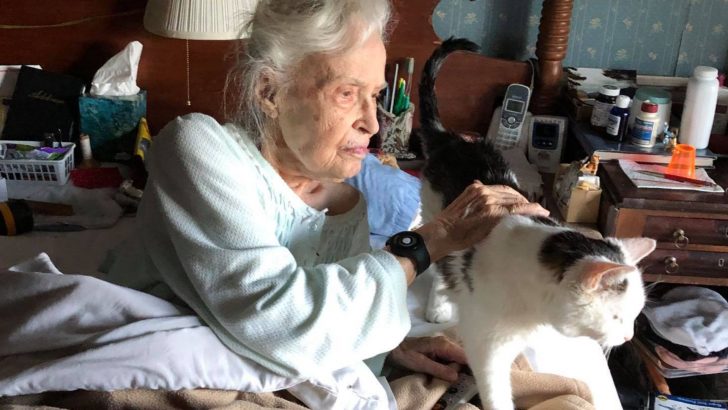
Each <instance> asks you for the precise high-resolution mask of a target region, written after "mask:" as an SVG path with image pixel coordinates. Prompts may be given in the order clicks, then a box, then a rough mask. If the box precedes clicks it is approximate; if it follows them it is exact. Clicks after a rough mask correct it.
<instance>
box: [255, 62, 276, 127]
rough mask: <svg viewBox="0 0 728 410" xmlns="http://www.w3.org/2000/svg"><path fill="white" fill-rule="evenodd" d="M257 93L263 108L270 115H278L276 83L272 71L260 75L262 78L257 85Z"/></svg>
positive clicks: (274, 116) (271, 116)
mask: <svg viewBox="0 0 728 410" xmlns="http://www.w3.org/2000/svg"><path fill="white" fill-rule="evenodd" d="M255 95H256V97H257V98H258V102H259V103H260V107H261V109H262V110H263V112H264V113H265V114H266V115H267V116H268V117H270V118H276V117H278V104H277V103H276V85H275V78H274V77H273V75H272V73H264V74H262V75H261V76H260V80H259V81H258V83H257V84H256V86H255Z"/></svg>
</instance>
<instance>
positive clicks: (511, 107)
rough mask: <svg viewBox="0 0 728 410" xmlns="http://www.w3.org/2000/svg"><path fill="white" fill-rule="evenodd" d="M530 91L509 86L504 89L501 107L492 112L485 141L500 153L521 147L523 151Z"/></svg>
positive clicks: (513, 85)
mask: <svg viewBox="0 0 728 410" xmlns="http://www.w3.org/2000/svg"><path fill="white" fill-rule="evenodd" d="M530 97H531V89H530V88H528V87H526V86H525V85H522V84H511V85H509V86H508V88H507V89H506V95H505V97H504V98H503V106H501V107H498V108H496V109H495V111H494V112H493V118H492V119H491V121H490V128H489V129H488V136H487V139H488V140H489V141H491V142H492V143H493V145H495V147H496V148H497V149H499V150H501V151H503V150H507V149H511V148H514V147H521V148H523V150H524V151H525V149H526V139H527V137H526V136H527V135H528V126H529V123H530V122H529V119H530V116H531V114H530V113H529V112H528V102H529V99H530Z"/></svg>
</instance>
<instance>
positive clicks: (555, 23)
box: [0, 0, 619, 409]
mask: <svg viewBox="0 0 728 410" xmlns="http://www.w3.org/2000/svg"><path fill="white" fill-rule="evenodd" d="M35 3H36V4H35V5H34V7H33V9H31V8H30V7H28V6H23V5H20V4H16V3H9V4H8V5H6V6H7V7H8V10H7V13H6V15H7V16H10V17H9V18H11V20H14V21H11V23H13V24H39V23H42V24H51V23H53V22H54V21H57V19H58V18H59V16H61V17H60V18H61V20H63V19H67V20H74V19H78V18H79V17H82V16H89V15H92V16H105V15H112V16H114V17H108V18H107V19H112V24H102V22H103V21H105V20H104V19H105V18H101V19H99V20H94V22H92V23H91V24H84V25H81V26H78V27H72V28H63V27H61V28H57V29H53V30H54V33H53V35H54V38H55V39H57V41H56V45H55V46H54V47H60V46H59V45H58V44H63V43H67V45H68V47H66V48H65V51H64V53H51V52H50V51H51V50H53V49H51V48H49V46H48V45H47V44H45V43H43V44H41V42H42V37H43V35H44V34H46V33H39V32H38V31H37V30H36V31H34V30H22V29H21V30H13V31H11V32H8V33H3V34H4V36H3V39H2V40H0V55H2V56H3V58H4V59H5V60H6V62H8V63H17V62H19V61H21V62H34V63H40V64H41V65H42V66H44V67H46V68H47V69H51V70H57V71H65V72H74V73H77V74H78V75H84V76H87V77H88V76H89V75H90V73H92V67H94V66H98V65H100V63H101V62H103V58H102V57H101V56H103V55H104V54H108V55H107V56H106V58H108V57H110V56H111V55H112V54H113V53H115V51H116V50H117V49H119V48H121V47H123V45H125V44H126V42H128V41H130V40H131V39H140V40H141V41H142V42H143V43H144V45H145V54H144V55H143V59H142V61H143V63H142V66H141V67H140V74H139V83H140V84H141V85H142V86H143V87H144V88H146V89H147V91H148V94H149V96H150V97H149V106H150V109H149V114H148V117H149V118H150V124H151V125H152V130H153V131H154V130H157V129H159V128H160V127H161V125H163V124H164V123H166V122H167V121H168V120H170V119H171V118H173V117H174V116H176V115H180V114H183V113H185V112H187V111H189V110H194V111H200V112H206V113H210V114H212V115H214V116H216V117H217V118H221V117H222V114H221V107H220V101H221V99H220V96H221V90H222V86H223V83H224V73H225V69H226V66H227V63H226V62H225V61H221V60H220V56H223V55H224V54H225V51H226V50H227V47H228V46H229V44H227V43H226V42H204V43H203V42H192V43H190V47H191V59H192V63H193V67H195V68H196V70H197V75H195V76H193V77H192V78H191V84H190V87H191V89H192V93H193V95H196V96H198V97H197V98H196V99H194V100H193V106H192V107H185V106H184V104H183V101H184V100H185V97H184V93H185V90H184V87H182V84H183V78H184V77H183V76H184V70H183V69H182V68H181V67H182V66H181V64H182V61H183V60H182V58H183V50H184V44H182V42H179V41H176V42H175V41H172V40H168V39H161V38H158V37H154V36H152V35H150V34H148V33H146V32H144V31H143V29H142V28H141V12H140V10H141V8H143V5H144V1H143V0H135V1H130V2H125V4H123V5H120V4H117V2H114V1H111V0H106V1H82V2H73V3H72V4H70V5H68V6H64V8H62V9H61V8H59V7H58V6H55V5H54V4H55V2H52V1H50V0H48V1H40V2H35ZM40 3H43V4H45V5H47V6H48V7H47V8H44V7H43V6H42V5H41V4H40ZM81 3H82V4H81ZM572 3H573V1H572V0H545V1H544V5H543V12H542V15H543V17H542V21H541V26H540V33H539V40H538V47H537V51H536V55H537V56H538V57H539V61H538V62H537V65H536V67H537V73H538V75H537V76H536V77H535V84H534V97H533V100H532V103H531V106H532V111H533V112H535V113H539V114H548V113H551V112H553V111H554V110H555V104H557V97H558V93H559V84H560V81H561V61H562V60H563V58H564V57H565V54H566V48H567V41H568V32H569V18H570V15H571V7H572ZM436 4H437V1H435V0H428V1H419V0H394V5H395V8H396V18H397V20H398V24H397V25H396V27H395V29H394V31H393V32H392V35H391V40H390V43H389V46H388V55H389V60H390V61H395V60H398V59H400V58H404V57H414V58H415V60H416V61H418V62H423V61H425V60H426V59H427V57H428V56H429V54H430V53H431V52H432V49H433V48H434V47H435V46H436V44H437V43H438V42H439V41H440V40H439V39H438V38H437V37H436V36H435V34H434V32H433V30H432V27H431V24H430V20H431V16H432V11H433V10H434V8H435V6H436ZM41 9H42V10H41ZM5 34H9V35H5ZM18 43H24V44H31V45H33V46H29V47H24V48H20V47H16V46H15V45H16V44H18ZM201 43H202V44H201ZM36 44H37V46H35V45H36ZM170 61H171V62H172V65H173V66H174V65H175V63H177V64H180V65H179V67H180V69H179V70H177V71H176V70H170V69H169V67H168V64H169V62H170ZM161 72H164V73H165V75H158V74H159V73H161ZM531 75H532V69H531V66H530V65H529V64H528V63H527V62H521V61H506V60H499V59H494V58H489V57H486V56H480V55H474V54H464V53H462V54H461V53H458V54H455V55H453V56H451V58H450V59H449V60H448V61H447V63H446V64H445V66H444V68H443V70H442V72H441V75H440V78H439V79H438V91H437V92H438V98H439V101H440V107H441V116H442V119H443V122H444V123H445V124H446V125H447V126H449V127H452V128H454V129H458V130H462V131H476V132H480V133H482V134H485V131H486V130H487V127H488V123H489V119H490V116H491V113H492V111H493V108H494V105H495V104H496V102H497V101H498V98H499V97H501V96H502V94H503V92H504V91H505V88H506V86H507V85H508V84H510V83H514V82H517V83H522V84H529V83H530V81H531ZM418 77H419V74H418V73H417V72H416V73H415V78H414V81H415V82H416V81H417V80H418ZM463 78H467V79H469V81H467V83H465V82H463V81H462V79H463ZM414 93H415V95H414V96H413V100H414V101H417V99H416V98H417V96H416V88H415V89H414ZM474 113H477V115H474ZM415 121H416V120H415ZM415 124H416V122H415ZM402 180H403V181H411V179H408V178H407V177H402ZM408 184H410V183H408ZM411 184H416V183H415V182H411ZM412 186H414V185H412ZM402 192H405V191H402ZM409 211H411V212H412V213H413V214H414V212H415V211H416V210H415V209H410V210H409ZM133 222H134V221H133V218H121V219H119V221H118V222H117V223H116V224H114V226H113V227H111V228H108V229H94V230H86V231H81V232H67V233H47V232H32V233H29V234H26V235H23V236H19V237H0V267H6V266H10V265H13V264H15V263H17V262H20V261H21V260H26V259H28V258H32V257H34V256H35V255H37V254H39V253H41V252H45V253H46V254H47V255H49V256H50V257H49V258H46V257H44V256H40V257H36V258H35V259H32V260H30V261H29V262H27V263H26V264H24V265H23V266H22V267H21V268H20V270H25V271H31V272H48V271H50V272H51V273H53V270H54V269H56V268H57V270H58V271H60V272H64V273H81V274H84V275H92V276H93V275H98V272H97V268H98V266H99V264H100V263H101V262H102V261H103V258H104V255H105V253H106V251H107V250H108V249H111V248H113V247H114V246H116V245H118V244H119V243H120V241H121V240H122V239H123V238H124V237H127V236H128V235H129V234H130V232H131V231H132V229H131V228H132V226H133ZM391 229H393V230H395V227H391ZM50 261H52V262H53V264H51V263H50ZM6 278H7V277H6ZM84 283H85V282H84ZM94 283H95V282H94ZM96 285H99V286H101V287H103V284H98V283H95V285H94V286H96ZM428 286H429V284H428V283H427V278H426V277H422V279H420V280H418V282H416V283H415V284H414V285H413V286H412V289H411V291H410V294H409V296H408V303H409V305H410V310H411V313H412V315H413V329H412V335H424V334H432V333H433V332H436V331H441V330H443V328H445V327H446V326H432V325H430V324H427V323H426V322H424V320H422V307H423V303H424V297H425V295H426V292H427V289H428ZM74 289H75V288H74ZM79 289H83V288H82V287H80V288H79ZM92 289H95V290H90V291H91V292H96V291H99V292H101V291H100V290H98V289H97V288H93V287H92ZM6 296H7V297H8V298H12V297H17V296H18V295H11V294H8V295H6ZM129 297H130V298H131V300H134V301H137V299H135V298H139V297H141V298H143V296H140V295H130V296H129ZM135 303H136V302H135ZM139 303H141V304H143V303H144V302H143V301H139ZM173 313H175V312H173ZM175 315H178V316H180V317H181V318H178V319H179V320H181V321H184V320H187V321H189V323H190V328H196V326H197V325H195V322H194V320H195V319H194V318H189V317H186V316H185V312H176V313H175ZM185 329H186V328H185ZM122 339H123V337H122V338H121V339H119V340H122ZM180 340H184V339H180ZM544 340H550V341H551V342H552V343H546V345H548V346H551V347H550V348H549V347H546V348H541V349H532V351H530V352H529V357H530V359H531V362H532V364H534V365H535V366H534V367H535V370H537V371H540V372H554V373H560V374H563V375H564V376H568V377H573V378H575V379H582V380H584V381H585V382H586V385H587V386H588V387H589V389H590V390H591V394H593V395H594V400H595V403H599V404H598V407H597V408H603V409H611V408H618V407H619V404H618V400H617V397H616V391H615V389H614V386H613V383H612V382H611V378H610V376H609V372H608V369H607V367H606V361H605V360H603V357H602V356H601V353H600V352H599V351H593V349H594V347H595V346H592V345H588V344H584V343H581V342H578V341H577V342H573V343H572V344H568V349H566V351H570V352H574V351H578V350H582V351H585V350H589V349H591V350H592V351H591V352H590V353H589V354H590V357H592V358H594V361H593V362H592V363H589V364H588V365H584V363H580V366H569V365H568V357H569V354H568V353H566V354H564V349H563V347H564V345H563V343H564V341H563V340H562V339H559V338H558V336H555V335H547V334H544ZM41 342H43V341H40V342H38V343H41ZM213 344H214V342H213ZM558 344H561V346H560V347H562V349H558V348H557V347H559V346H557V345H558ZM50 345H51V346H53V344H52V343H51V344H50ZM180 354H185V353H184V352H181V353H180ZM91 357H92V358H93V356H91ZM191 360H193V359H191ZM245 365H246V366H247V365H250V364H245ZM160 366H161V367H164V366H168V367H169V368H175V367H174V366H173V364H169V363H166V364H165V363H162V364H160ZM240 369H242V370H240ZM240 369H238V370H240V371H243V370H245V369H247V368H246V367H244V366H243V367H242V368H240ZM198 370H199V369H198ZM208 370H210V369H208ZM236 371H237V370H236ZM205 374H206V375H210V376H209V377H214V375H211V373H210V372H207V373H205ZM88 377H90V376H88ZM170 378H171V379H174V375H171V376H170ZM142 379H143V377H141V378H140V376H138V375H137V376H131V380H132V381H131V382H127V383H129V386H128V387H129V388H133V387H140V386H146V387H148V386H149V382H148V381H147V384H144V383H142V382H140V380H142ZM93 382H94V381H93V380H90V383H93ZM255 382H256V383H262V384H265V383H269V384H267V385H266V386H268V387H270V386H271V385H276V386H278V387H285V386H284V385H285V383H286V381H281V380H271V379H266V380H264V381H262V382H261V381H260V380H258V381H255ZM140 383H141V384H140ZM222 383H223V386H224V383H225V381H223V382H222ZM251 383H252V382H251ZM271 383H273V384H271ZM275 383H279V384H275ZM215 385H216V386H220V384H215ZM186 386H187V385H185V382H184V381H179V380H178V381H177V384H173V385H169V384H167V385H165V384H164V383H159V384H158V385H157V387H158V388H166V389H168V390H177V389H184V388H185V387H186ZM256 386H258V388H259V387H260V386H259V385H256ZM187 387H189V386H187ZM431 387H432V386H431ZM439 388H440V390H439V391H441V392H442V391H444V389H445V388H446V386H444V385H443V386H440V387H439ZM238 390H240V389H238ZM125 394H126V395H125V396H123V395H122V396H120V395H115V396H109V395H106V396H104V397H101V398H99V397H96V396H94V397H91V398H89V400H99V401H98V402H97V403H99V404H98V406H109V405H110V404H109V403H114V404H115V405H117V406H122V407H123V406H124V405H126V406H127V407H128V406H132V407H134V404H137V405H138V404H139V403H142V402H143V403H146V404H145V405H148V406H149V408H166V407H169V408H174V407H175V403H176V404H178V405H180V406H182V405H183V404H184V406H189V407H194V404H193V403H197V404H198V406H199V405H200V403H206V404H207V405H209V404H210V403H212V402H215V400H217V398H219V396H216V398H214V399H213V401H212V402H210V401H204V399H205V398H200V397H199V396H198V395H200V394H202V395H204V394H207V393H206V392H198V393H194V392H187V393H184V391H183V392H182V393H180V392H169V394H166V395H163V397H162V398H160V396H155V397H152V398H150V397H146V396H145V397H142V396H144V394H145V393H143V391H139V392H134V390H127V393H125ZM227 394H228V398H229V400H228V401H227V402H225V401H224V400H223V401H222V402H221V401H217V402H215V403H218V404H217V405H231V403H233V404H235V403H237V406H238V408H258V407H245V406H247V404H245V405H243V404H244V403H254V402H255V400H257V399H253V398H248V397H246V396H245V395H241V394H237V393H230V392H228V393H227ZM231 394H232V396H231ZM61 396H62V395H61ZM139 397H142V402H139V401H135V400H137V399H139ZM66 399H68V398H67V397H66ZM38 400H41V401H38ZM63 400H64V398H63V397H60V398H59V397H58V396H55V397H54V398H53V399H52V400H50V402H52V403H56V404H57V405H61V404H62V403H66V404H67V405H69V406H73V404H72V403H73V402H69V401H66V402H64V401H63ZM125 400H126V401H125ZM145 400H146V401H145ZM149 400H151V401H149ZM155 400H156V401H155ZM160 400H161V401H160ZM195 400H197V401H195ZM261 400H263V401H264V402H265V403H263V404H261V403H258V404H256V405H261V406H271V407H273V406H276V402H275V401H276V400H278V398H270V397H267V398H263V399H261ZM265 400H271V401H270V402H268V401H265ZM40 402H43V401H42V399H39V398H38V397H33V398H27V400H26V401H25V403H26V404H39V403H40ZM46 402H49V401H46ZM69 403H70V404H69ZM87 403H88V402H87ZM150 403H152V404H150ZM221 403H222V404H221ZM241 403H243V404H241ZM255 403H257V402H255ZM278 405H280V403H278ZM291 408H294V407H291ZM412 408H417V407H416V406H414V407H412Z"/></svg>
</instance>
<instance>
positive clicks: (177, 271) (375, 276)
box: [109, 0, 545, 380]
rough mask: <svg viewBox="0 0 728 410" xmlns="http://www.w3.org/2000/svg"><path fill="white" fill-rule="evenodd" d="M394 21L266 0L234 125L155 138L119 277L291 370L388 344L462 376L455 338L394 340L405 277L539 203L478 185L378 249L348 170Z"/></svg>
mask: <svg viewBox="0 0 728 410" xmlns="http://www.w3.org/2000/svg"><path fill="white" fill-rule="evenodd" d="M389 16H390V5H389V3H388V0H261V1H260V2H259V5H258V7H257V9H256V11H255V14H254V15H253V16H252V21H251V22H250V38H249V40H248V41H247V42H246V43H245V51H244V53H243V55H242V57H241V58H240V61H239V62H238V64H237V66H236V67H235V68H234V69H233V71H232V72H231V76H230V79H229V82H228V91H230V92H232V93H239V94H240V98H239V104H238V106H237V115H236V116H235V117H234V122H233V123H232V124H227V125H221V124H218V123H217V122H216V121H215V120H214V119H212V118H210V117H207V116H204V115H200V114H192V115H187V116H184V117H180V118H178V119H176V120H174V121H173V122H171V123H170V124H169V125H167V126H166V127H165V128H164V129H163V130H162V131H161V132H160V134H159V135H158V136H157V137H156V138H155V140H154V148H153V155H152V157H151V160H150V162H149V164H148V166H149V172H150V178H149V181H148V184H147V186H146V189H145V193H144V198H143V200H142V203H141V206H140V208H139V212H138V216H137V219H138V221H139V233H138V238H137V240H136V241H135V244H136V245H135V246H130V247H127V248H125V249H124V250H123V251H122V252H120V253H118V254H117V257H116V259H115V262H114V264H113V265H112V267H111V269H110V272H109V279H110V280H112V281H114V282H116V283H119V284H123V285H126V286H129V287H133V288H136V289H141V290H144V291H146V292H149V293H152V294H155V295H158V296H161V297H163V298H165V299H168V300H173V301H176V302H180V303H183V304H184V305H187V306H189V307H191V308H192V309H193V310H194V311H195V312H196V313H197V314H198V315H199V316H200V317H201V318H202V319H203V320H204V322H206V324H208V325H209V326H210V327H211V328H212V329H213V330H214V332H215V334H216V335H217V336H218V337H219V338H220V339H221V340H222V342H223V343H224V344H225V345H226V346H227V347H228V348H229V349H231V350H232V351H234V352H235V353H237V354H239V355H241V356H243V357H247V358H249V359H252V360H254V361H255V362H257V363H259V364H261V365H262V366H264V367H265V368H267V369H270V370H272V371H273V372H275V373H277V374H280V375H283V376H290V377H304V378H323V377H325V375H326V374H331V373H332V372H334V371H336V370H337V369H341V368H344V367H347V366H354V365H356V363H361V362H362V361H364V360H367V359H372V358H374V359H373V360H369V361H368V364H369V366H370V368H371V369H372V370H373V371H374V372H375V373H377V372H379V371H380V369H381V365H382V364H381V358H382V357H383V356H382V354H383V353H387V352H390V351H392V350H393V349H394V352H393V353H392V354H391V355H390V357H391V359H392V360H393V361H394V362H395V363H397V364H400V365H402V366H405V367H408V368H410V369H413V370H417V371H423V372H427V373H431V374H433V375H435V376H438V377H441V378H446V379H450V380H452V379H454V378H455V377H456V373H455V371H454V370H453V369H452V368H450V367H447V366H445V365H444V364H441V363H439V362H438V361H437V360H436V359H442V360H443V361H459V362H464V356H463V353H462V350H461V349H460V348H459V347H458V346H457V345H455V344H453V343H451V342H449V341H447V340H445V339H442V338H438V339H408V340H407V341H406V342H405V343H403V344H402V345H400V343H401V342H402V341H403V339H404V338H405V336H406V334H407V332H408V330H409V326H410V320H409V316H408V311H407V305H406V291H407V286H408V284H410V283H411V282H412V280H413V279H414V278H415V276H416V274H417V273H419V272H420V271H422V270H423V269H424V268H426V266H427V259H429V261H430V262H434V261H437V260H439V259H440V258H442V257H443V256H445V255H447V254H448V253H450V252H453V251H457V250H460V249H463V248H466V247H469V246H471V245H472V244H474V243H475V242H477V241H479V240H481V239H482V238H483V237H484V236H485V235H486V234H487V233H488V230H489V227H491V226H492V225H493V224H494V222H495V220H496V219H497V218H498V217H499V215H501V214H503V213H507V212H523V213H536V214H545V211H544V210H543V209H542V208H540V207H539V206H538V205H536V204H530V203H528V202H527V200H525V199H524V198H523V197H522V196H520V195H519V194H517V193H516V192H514V191H512V190H510V189H507V188H501V187H488V186H484V185H482V184H479V183H474V184H473V185H472V186H471V187H470V188H469V189H468V190H467V191H466V192H465V193H464V194H463V195H462V196H461V197H460V198H458V200H456V201H455V202H454V203H453V204H452V205H451V206H450V207H449V208H447V209H446V210H445V211H443V212H442V214H441V215H439V217H437V218H436V220H435V221H434V222H432V223H428V224H426V225H423V226H421V227H419V228H417V229H416V230H415V231H414V232H413V233H407V234H405V235H404V237H406V238H407V239H406V240H405V242H407V241H414V242H413V244H414V245H413V246H412V247H411V248H409V249H407V246H402V244H401V243H394V244H393V243H392V242H390V246H389V247H388V248H385V249H381V250H371V249H370V246H369V242H368V239H369V236H368V234H369V229H368V224H367V215H366V205H365V200H364V198H363V197H362V194H361V193H360V192H359V191H357V190H356V189H354V188H352V187H351V186H350V185H347V184H345V183H343V181H344V180H345V179H346V178H349V177H352V176H354V175H355V174H357V173H358V172H359V171H360V168H361V166H362V165H361V164H362V160H363V159H364V157H365V155H366V154H367V145H368V143H369V139H370V138H371V137H372V135H373V134H375V133H377V131H378V123H377V118H376V99H377V96H378V94H379V92H380V90H381V89H382V88H383V87H384V86H385V79H384V66H385V61H386V52H385V44H384V40H385V29H386V26H387V22H388V19H389ZM400 237H402V235H400ZM406 244H408V243H405V245H406ZM398 345H400V346H399V347H398ZM377 359H380V360H377Z"/></svg>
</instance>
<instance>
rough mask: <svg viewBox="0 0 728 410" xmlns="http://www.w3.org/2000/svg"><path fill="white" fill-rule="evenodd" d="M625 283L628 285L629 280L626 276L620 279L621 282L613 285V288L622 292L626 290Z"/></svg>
mask: <svg viewBox="0 0 728 410" xmlns="http://www.w3.org/2000/svg"><path fill="white" fill-rule="evenodd" d="M627 285H629V281H628V280H627V279H626V278H625V279H622V281H621V282H619V283H617V284H616V285H614V290H616V291H617V292H619V293H624V292H626V291H627Z"/></svg>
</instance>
